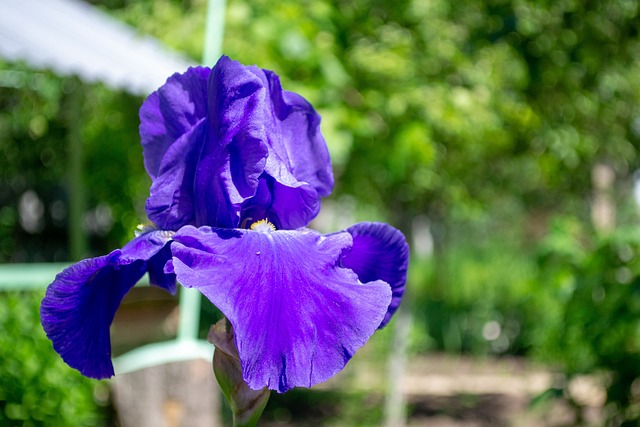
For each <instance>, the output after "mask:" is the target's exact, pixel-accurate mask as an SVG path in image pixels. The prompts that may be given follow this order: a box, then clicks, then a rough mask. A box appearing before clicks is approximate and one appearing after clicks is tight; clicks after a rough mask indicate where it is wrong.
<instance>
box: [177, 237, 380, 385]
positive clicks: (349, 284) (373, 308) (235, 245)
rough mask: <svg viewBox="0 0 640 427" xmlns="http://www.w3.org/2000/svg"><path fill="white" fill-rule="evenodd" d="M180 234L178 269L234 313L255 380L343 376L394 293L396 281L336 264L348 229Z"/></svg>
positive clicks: (250, 379) (247, 373)
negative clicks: (370, 278) (365, 276)
mask: <svg viewBox="0 0 640 427" xmlns="http://www.w3.org/2000/svg"><path fill="white" fill-rule="evenodd" d="M174 239H175V242H174V243H173V246H172V252H173V256H174V258H173V261H172V268H173V271H174V272H175V273H176V275H177V277H178V280H179V281H180V282H181V283H182V284H183V285H185V286H187V287H194V288H197V289H198V290H199V291H200V292H202V293H203V294H204V295H205V296H206V297H207V298H208V299H209V300H210V301H211V302H213V303H214V304H215V305H216V306H217V307H218V308H219V309H220V310H221V311H222V312H223V313H224V314H225V316H227V318H228V319H229V321H230V322H231V324H232V325H233V328H234V332H235V334H236V344H237V346H238V352H239V355H240V360H241V364H242V370H243V376H244V379H245V381H246V382H247V384H248V385H249V386H250V387H251V388H253V389H260V388H262V387H265V386H268V387H269V388H270V389H272V390H278V391H279V392H285V391H287V390H289V389H291V388H292V387H296V386H304V387H310V386H312V385H314V384H316V383H319V382H322V381H325V380H327V379H328V378H330V377H331V376H333V375H335V374H336V373H337V372H338V371H340V370H341V369H342V368H343V367H344V366H345V364H346V363H347V361H348V360H349V359H350V358H351V357H352V356H353V354H354V353H355V352H356V351H357V350H358V349H359V348H360V347H361V346H362V345H364V343H365V342H366V341H367V339H368V338H369V337H370V336H371V335H372V334H373V332H374V331H375V330H376V328H377V327H378V325H380V322H382V319H383V318H384V316H385V313H386V312H387V307H388V306H389V303H390V300H391V289H390V287H389V285H388V284H387V283H385V282H382V281H376V282H370V283H368V284H367V285H366V286H364V285H363V284H362V283H361V282H360V281H358V278H357V277H356V275H355V274H354V273H353V272H352V271H351V270H349V269H345V268H341V267H338V266H337V263H338V259H339V257H340V254H341V253H342V251H343V250H344V249H345V248H347V247H349V246H350V245H351V235H350V234H349V233H337V234H334V235H331V236H322V235H320V234H319V233H316V232H313V231H310V230H304V231H273V232H258V231H251V230H222V229H211V228H209V227H202V228H200V229H196V228H193V227H184V228H183V229H181V230H180V231H179V232H178V233H177V234H176V235H175V236H174ZM168 268H169V265H168ZM169 269H170V268H169Z"/></svg>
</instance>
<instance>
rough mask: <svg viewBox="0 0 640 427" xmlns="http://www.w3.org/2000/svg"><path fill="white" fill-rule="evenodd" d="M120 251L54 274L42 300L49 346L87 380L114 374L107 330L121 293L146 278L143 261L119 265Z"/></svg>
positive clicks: (42, 317) (118, 303)
mask: <svg viewBox="0 0 640 427" xmlns="http://www.w3.org/2000/svg"><path fill="white" fill-rule="evenodd" d="M119 258H120V251H119V250H116V251H113V252H112V253H110V254H109V255H105V256H101V257H97V258H90V259H86V260H84V261H80V262H79V263H77V264H74V265H72V266H71V267H69V268H66V269H65V270H63V271H62V272H61V273H60V274H58V275H57V276H56V278H55V280H54V281H53V283H51V284H50V285H49V288H47V293H46V295H45V297H44V299H43V300H42V305H41V307H40V317H41V321H42V326H43V327H44V330H45V332H46V333H47V336H48V337H49V339H50V340H51V341H52V342H53V348H54V349H55V351H57V352H58V353H59V354H60V356H61V357H62V359H63V360H64V361H65V362H66V363H67V364H68V365H69V366H71V367H72V368H75V369H77V370H78V371H80V372H81V373H82V374H83V375H85V376H87V377H91V378H96V379H102V378H108V377H111V376H112V375H113V365H112V364H111V339H110V337H109V326H110V325H111V322H112V321H113V317H114V315H115V313H116V310H117V309H118V306H119V305H120V302H121V301H122V298H123V297H124V295H125V294H126V293H127V292H128V291H129V289H131V288H132V287H133V285H135V284H136V282H137V281H138V280H139V279H140V278H141V277H142V276H143V275H144V272H145V265H144V264H145V263H144V261H136V262H133V263H131V264H128V265H123V266H121V265H119Z"/></svg>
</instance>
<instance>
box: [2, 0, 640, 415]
mask: <svg viewBox="0 0 640 427" xmlns="http://www.w3.org/2000/svg"><path fill="white" fill-rule="evenodd" d="M91 3H92V4H94V5H95V6H96V7H98V8H100V9H102V10H103V11H106V12H107V13H109V14H110V15H111V16H113V17H115V18H116V19H118V20H121V21H122V22H125V23H127V24H129V25H131V26H133V27H135V28H137V29H138V31H139V32H140V33H141V34H146V35H151V36H154V37H156V38H158V39H160V40H161V41H162V42H164V43H165V44H166V45H168V46H169V47H171V48H173V49H174V50H176V51H178V52H181V53H182V54H184V55H186V56H188V57H190V58H193V61H194V63H197V62H198V58H200V57H201V56H202V51H203V40H204V30H205V18H206V6H207V2H206V1H205V0H128V1H127V0H104V1H97V0H96V1H92V2H91ZM639 30H640V18H639V10H638V3H637V1H634V0H612V1H607V2H599V1H577V0H575V1H572V0H554V1H546V0H544V1H533V0H486V1H481V0H461V1H458V2H455V3H453V2H449V1H446V0H411V1H410V0H393V1H391V0H376V1H364V0H314V1H299V0H295V1H294V0H279V1H273V0H251V1H249V0H228V1H227V4H226V15H225V32H224V42H223V52H224V53H225V54H227V55H229V56H230V57H232V58H233V59H236V60H239V61H240V62H242V63H244V64H257V65H259V66H260V67H262V68H267V69H271V70H274V71H275V72H276V73H277V74H279V75H280V76H281V79H282V83H283V87H284V88H285V89H288V90H293V91H296V92H298V93H301V94H302V95H303V96H305V97H306V98H307V99H308V100H309V101H310V102H311V103H312V104H313V105H314V106H315V107H316V109H317V110H318V111H319V112H320V114H321V115H322V117H323V122H322V130H323V132H324V135H325V137H326V140H327V143H328V145H329V148H330V151H331V154H332V159H333V166H334V173H335V177H336V188H335V191H334V193H333V195H332V196H331V197H329V198H328V199H326V200H325V201H324V204H323V212H322V214H321V216H320V217H319V218H318V219H317V220H316V221H315V223H314V224H312V226H313V227H315V228H317V229H319V230H320V231H333V230H337V229H341V228H344V226H345V225H349V224H352V223H353V222H355V221H357V220H380V221H386V222H389V223H390V224H392V225H394V226H396V227H398V228H400V229H401V230H403V231H404V232H405V234H406V235H407V237H408V239H409V240H410V243H411V247H412V262H411V266H410V272H409V283H408V286H407V289H408V291H407V295H406V297H405V301H404V305H403V310H404V314H403V316H404V319H405V320H404V321H400V322H401V323H402V322H404V323H402V325H404V326H402V327H398V325H397V323H398V319H396V320H394V322H392V324H391V325H390V327H389V328H387V329H386V330H384V331H382V332H381V333H378V334H377V335H376V336H375V337H374V339H373V340H372V342H371V343H369V344H368V345H367V347H365V348H364V349H363V350H362V355H358V357H356V360H354V361H353V362H352V365H354V364H359V363H361V364H363V365H366V366H372V368H371V369H372V370H373V371H376V372H377V371H380V370H383V371H384V370H386V369H388V366H390V365H389V362H388V360H389V359H391V360H396V361H398V362H397V363H400V364H402V363H403V362H402V357H400V358H398V356H397V355H394V354H393V349H394V348H396V346H394V345H393V342H394V340H397V339H398V337H399V336H400V338H402V337H401V336H402V331H403V330H404V329H403V328H408V333H407V340H406V347H407V355H408V359H409V365H411V362H412V361H417V360H426V361H427V362H428V361H429V360H431V359H428V358H427V359H424V358H425V357H429V356H431V357H433V355H436V354H437V355H440V354H445V355H448V356H449V357H451V358H453V360H458V361H460V360H465V361H467V360H471V362H470V363H477V364H483V363H487V361H488V360H492V361H493V360H494V358H498V360H509V361H513V360H514V358H517V360H518V361H523V362H522V363H527V364H534V366H536V367H542V369H544V370H545V372H551V373H552V376H551V378H552V379H553V380H552V381H551V383H550V384H549V386H548V387H546V388H544V390H542V391H541V392H540V393H537V394H536V395H535V396H531V397H532V400H531V402H532V405H533V406H532V407H539V408H547V409H549V408H551V407H552V405H554V404H555V403H554V402H558V401H562V402H564V404H566V407H567V408H570V412H571V414H572V417H570V420H571V421H570V422H576V423H578V422H601V420H602V419H605V420H608V422H609V423H610V424H611V425H621V424H623V423H624V422H629V423H631V422H637V421H638V420H639V419H640V380H638V378H639V377H640V253H639V251H640V231H639V228H638V224H639V221H640V216H639V211H638V203H637V199H636V198H634V191H635V189H636V179H637V178H638V177H637V176H636V175H635V171H636V169H638V167H639V166H640V165H639V160H640V159H639V158H638V153H639V151H638V149H639V148H640V102H639V101H640V34H639ZM176 71H182V70H176ZM78 99H80V100H81V101H80V102H78ZM142 100H143V98H142V97H136V96H132V95H129V94H127V93H125V92H118V91H114V90H112V89H109V88H107V87H105V86H102V85H100V84H91V85H89V84H84V83H81V82H80V81H79V80H78V79H75V78H68V77H59V76H56V75H55V74H53V73H52V72H48V71H43V70H33V69H30V68H29V67H27V66H26V65H25V64H22V63H8V62H2V63H0V153H1V154H0V262H1V263H4V264H10V263H11V264H12V263H43V262H68V261H72V260H73V258H74V257H77V256H78V253H76V254H73V253H71V252H70V250H69V232H68V229H69V220H68V218H69V211H70V207H69V199H70V188H71V187H70V185H69V180H68V172H69V169H68V164H69V163H68V162H69V158H70V154H71V153H69V145H68V141H69V129H70V125H69V122H70V120H71V118H81V120H80V127H79V129H78V131H79V134H78V138H79V140H80V141H81V144H82V151H83V156H84V167H83V177H82V180H83V182H84V186H85V188H87V189H88V191H87V193H86V195H85V200H86V201H85V203H86V207H85V210H84V212H83V216H82V217H83V227H84V230H85V235H86V240H84V242H85V243H84V244H81V245H80V246H79V248H80V249H79V251H80V253H81V254H82V255H87V256H95V255H99V254H105V253H108V252H109V251H110V250H111V249H113V248H116V247H121V246H122V245H123V244H124V243H126V242H127V241H128V240H129V239H130V238H131V236H132V234H133V230H134V229H135V227H136V225H137V224H139V223H141V222H144V221H145V219H146V218H145V214H144V201H145V199H146V197H147V192H148V188H149V184H150V181H149V178H148V177H147V176H146V174H145V172H144V168H143V164H142V161H141V160H142V156H141V151H142V150H141V146H140V144H139V138H138V131H137V127H138V123H139V121H138V108H139V106H140V104H141V102H142ZM51 279H53V277H52V278H51ZM43 293H44V289H42V290H35V291H33V290H32V291H4V292H2V293H1V294H0V331H1V333H0V425H25V426H36V425H38V426H39V425H43V426H44V425H51V426H53V425H55V426H65V425H69V426H80V425H87V426H90V425H111V423H112V422H114V419H115V415H114V414H113V410H114V409H113V407H112V406H111V404H110V402H111V401H110V397H109V396H110V395H109V389H108V386H107V383H106V382H96V381H92V380H87V379H84V378H82V377H81V376H80V375H79V374H77V372H75V371H73V370H71V369H69V368H68V367H66V365H64V363H63V362H62V361H61V360H59V357H58V356H57V355H56V354H55V353H54V352H53V349H52V348H51V344H50V342H49V341H48V340H47V339H46V338H45V337H44V333H43V332H42V330H41V326H40V324H39V314H38V307H39V302H40V299H41V298H42V296H43ZM162 304H165V305H166V304H169V305H170V303H167V302H166V301H164V300H163V302H162ZM167 310H168V311H170V310H169V309H166V310H165V311H167ZM215 316H216V313H215V312H214V310H213V309H212V308H211V307H209V306H207V305H206V304H203V307H202V316H201V328H200V329H201V335H202V336H203V337H204V336H206V331H207V329H208V324H209V323H210V321H211V320H212V319H215ZM402 318H403V317H401V319H402ZM407 325H408V326H407ZM398 331H400V332H398ZM174 332H175V331H174ZM171 334H172V331H170V330H169V331H167V330H162V331H157V330H156V331H154V334H147V335H144V334H143V335H142V337H136V338H135V339H131V340H130V341H127V339H126V334H124V335H125V338H123V339H122V340H121V341H120V342H119V344H118V345H119V347H116V352H123V351H125V350H126V349H128V348H130V347H131V346H132V345H139V344H141V343H142V341H144V340H147V341H153V340H158V339H167V338H169V337H170V336H171ZM114 339H115V338H114ZM400 341H401V342H403V340H402V339H401V340H400ZM468 358H470V359H468ZM434 363H435V362H434ZM465 363H466V362H465ZM391 366H393V365H391ZM583 374H588V378H590V379H592V380H593V381H594V383H595V384H597V385H598V387H601V388H602V390H603V391H606V394H605V395H603V396H604V397H603V398H602V399H601V401H600V403H599V405H600V406H599V408H598V411H599V412H598V415H597V416H596V417H595V418H594V420H596V421H593V420H592V419H591V418H589V416H590V415H589V412H588V411H587V410H583V409H588V408H583V406H585V403H584V402H583V401H580V399H577V398H576V396H574V395H573V394H572V391H571V390H572V388H571V387H570V384H572V381H571V380H572V379H573V378H575V377H578V376H581V375H583ZM341 375H344V378H343V379H340V378H338V380H337V382H336V383H335V384H336V386H334V387H331V388H327V389H322V390H318V391H315V392H314V391H313V390H312V391H297V392H296V391H294V392H291V393H290V394H287V395H284V396H276V397H272V402H271V403H270V409H269V408H268V409H267V414H266V415H265V420H267V421H269V420H271V422H273V423H276V424H277V422H278V421H283V420H284V421H287V422H294V423H295V422H298V423H300V424H299V425H308V424H305V423H311V422H315V423H316V425H379V424H380V423H381V422H382V420H383V417H384V414H383V412H384V410H383V409H382V408H383V407H384V405H383V403H382V402H383V401H384V400H385V390H388V389H389V384H387V383H386V382H385V381H383V382H382V383H380V384H378V385H377V386H372V387H361V388H357V387H352V385H353V384H352V382H353V381H355V380H354V378H355V377H356V375H355V374H353V373H350V371H349V372H346V373H344V374H341ZM581 378H582V377H581ZM383 380H384V378H383ZM350 381H351V382H350ZM466 397H467V398H468V399H467V400H464V399H463V402H462V403H460V402H458V403H459V405H458V406H455V407H454V408H453V409H451V408H449V409H448V410H449V411H450V412H451V413H450V414H449V415H450V418H452V419H453V420H454V421H455V420H456V419H457V420H458V422H460V423H464V422H467V421H469V420H468V419H467V420H464V419H460V417H461V415H460V414H462V413H463V412H464V411H466V410H468V408H469V407H473V406H474V405H477V404H478V402H480V403H481V404H483V402H484V401H483V400H482V399H480V398H479V397H478V396H475V398H474V396H472V395H469V396H466ZM469 399H470V400H469ZM474 399H475V400H474ZM465 402H466V403H465ZM299 408H306V409H304V410H300V409H299ZM420 408H422V409H420ZM441 409H442V408H441V407H439V409H437V410H436V409H433V408H431V410H426V409H424V405H422V406H421V404H420V403H419V402H418V401H411V400H410V401H409V404H408V406H407V414H408V416H409V420H411V419H414V420H415V419H417V418H416V417H418V415H420V414H419V412H420V411H422V413H421V414H422V415H423V416H425V417H426V418H429V417H434V416H435V415H437V412H438V410H441ZM532 410H533V409H532ZM542 410H543V411H544V410H546V409H542ZM445 412H446V411H445ZM425 414H426V415H425ZM573 415H575V416H573ZM491 416H493V415H491ZM581 416H582V417H586V419H587V421H584V420H582V419H581ZM305 417H307V418H305ZM314 417H315V418H314ZM500 420H501V419H499V420H498V421H500ZM589 420H591V421H589ZM284 421H283V422H284ZM416 422H418V421H416ZM479 422H480V424H479V425H484V424H482V423H483V422H486V423H489V424H487V425H491V423H494V424H493V425H496V424H495V422H497V421H496V419H493V418H491V417H489V418H487V417H485V418H484V419H483V418H482V417H480V419H479ZM500 422H505V423H506V422H510V421H504V420H501V421H500ZM321 423H322V424H321ZM634 425H635V424H634Z"/></svg>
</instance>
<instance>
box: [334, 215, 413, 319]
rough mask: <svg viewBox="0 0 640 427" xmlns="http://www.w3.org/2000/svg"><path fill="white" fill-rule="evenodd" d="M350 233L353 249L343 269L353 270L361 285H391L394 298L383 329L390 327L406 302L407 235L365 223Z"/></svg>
mask: <svg viewBox="0 0 640 427" xmlns="http://www.w3.org/2000/svg"><path fill="white" fill-rule="evenodd" d="M347 232H348V233H349V234H351V236H352V237H353V246H352V247H351V249H350V250H348V251H345V254H344V255H343V257H342V259H341V263H342V266H343V267H346V268H350V269H352V270H353V271H354V272H355V273H356V274H357V275H358V278H359V279H360V281H361V282H363V283H367V282H371V281H375V280H384V281H385V282H387V283H389V285H391V289H392V290H393V298H392V299H391V304H390V305H389V309H388V310H387V314H386V315H385V317H384V320H383V321H382V323H381V324H380V328H382V327H384V326H386V325H387V323H389V321H390V320H391V317H392V316H393V314H394V313H395V312H396V310H397V309H398V307H399V306H400V302H401V301H402V295H403V294H404V287H405V283H406V281H407V267H408V265H409V245H408V244H407V241H406V240H405V238H404V235H403V234H402V233H401V232H400V231H398V230H397V229H395V228H393V227H391V226H390V225H388V224H384V223H379V222H361V223H358V224H355V225H352V226H351V227H349V228H348V229H347Z"/></svg>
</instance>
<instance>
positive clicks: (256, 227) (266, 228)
mask: <svg viewBox="0 0 640 427" xmlns="http://www.w3.org/2000/svg"><path fill="white" fill-rule="evenodd" d="M249 229H251V230H253V231H259V232H261V233H271V232H272V231H276V226H275V225H273V224H272V223H270V222H269V221H268V220H266V219H261V220H260V221H256V222H254V223H253V224H251V227H249Z"/></svg>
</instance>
